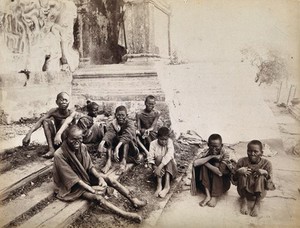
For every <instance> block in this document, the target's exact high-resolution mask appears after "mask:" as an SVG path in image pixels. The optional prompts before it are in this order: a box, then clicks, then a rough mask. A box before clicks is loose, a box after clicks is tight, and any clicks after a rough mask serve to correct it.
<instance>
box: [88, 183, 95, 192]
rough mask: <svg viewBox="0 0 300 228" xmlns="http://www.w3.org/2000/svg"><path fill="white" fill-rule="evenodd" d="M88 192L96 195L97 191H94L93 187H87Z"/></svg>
mask: <svg viewBox="0 0 300 228" xmlns="http://www.w3.org/2000/svg"><path fill="white" fill-rule="evenodd" d="M87 190H88V191H89V192H90V193H93V194H95V193H96V190H95V189H93V187H92V186H89V185H88V186H87Z"/></svg>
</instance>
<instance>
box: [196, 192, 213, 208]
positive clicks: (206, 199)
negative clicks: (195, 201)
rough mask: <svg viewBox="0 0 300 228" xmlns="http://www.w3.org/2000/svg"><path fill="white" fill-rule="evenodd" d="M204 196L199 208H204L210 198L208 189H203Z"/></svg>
mask: <svg viewBox="0 0 300 228" xmlns="http://www.w3.org/2000/svg"><path fill="white" fill-rule="evenodd" d="M205 194H206V197H205V198H204V200H202V201H201V202H200V203H199V205H200V206H201V207H204V206H205V205H206V204H207V203H208V202H209V201H210V199H211V196H210V192H209V190H208V188H205Z"/></svg>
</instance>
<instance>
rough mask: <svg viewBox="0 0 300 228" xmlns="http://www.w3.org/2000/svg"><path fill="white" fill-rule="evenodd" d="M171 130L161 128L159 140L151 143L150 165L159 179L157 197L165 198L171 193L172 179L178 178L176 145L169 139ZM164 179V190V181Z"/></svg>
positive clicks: (158, 133) (158, 135) (158, 134)
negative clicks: (175, 157)
mask: <svg viewBox="0 0 300 228" xmlns="http://www.w3.org/2000/svg"><path fill="white" fill-rule="evenodd" d="M169 134H170V132H169V129H168V128H166V127H161V128H160V129H159V130H158V132H157V139H156V140H154V141H152V142H151V143H150V149H149V155H148V164H149V167H150V168H151V169H152V170H153V173H154V175H155V176H156V178H157V188H156V191H155V196H156V197H161V198H164V197H165V196H166V195H167V194H168V192H169V191H170V182H171V178H176V175H177V166H176V162H175V159H174V145H173V141H172V140H171V139H170V138H169ZM163 178H164V183H165V185H164V188H163V187H162V179H163Z"/></svg>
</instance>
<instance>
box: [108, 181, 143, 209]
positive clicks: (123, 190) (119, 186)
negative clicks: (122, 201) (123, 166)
mask: <svg viewBox="0 0 300 228" xmlns="http://www.w3.org/2000/svg"><path fill="white" fill-rule="evenodd" d="M104 179H105V181H106V183H107V184H108V185H109V186H111V187H113V188H114V189H116V190H117V191H118V192H119V193H121V194H122V195H123V196H125V197H126V198H127V199H128V200H129V201H130V202H131V203H132V204H133V206H134V207H135V208H140V207H143V206H145V205H146V204H147V201H142V200H139V199H138V198H136V197H133V196H132V193H131V192H130V191H129V190H128V189H127V188H126V187H125V186H123V185H122V184H121V183H120V182H118V181H117V180H115V179H112V178H110V177H104Z"/></svg>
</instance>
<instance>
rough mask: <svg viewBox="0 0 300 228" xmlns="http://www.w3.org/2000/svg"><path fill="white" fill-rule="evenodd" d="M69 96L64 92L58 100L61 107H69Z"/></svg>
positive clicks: (57, 102)
mask: <svg viewBox="0 0 300 228" xmlns="http://www.w3.org/2000/svg"><path fill="white" fill-rule="evenodd" d="M69 99H70V98H69V96H68V95H67V94H64V93H63V94H62V95H61V96H60V97H59V98H58V99H57V100H56V104H57V105H58V107H59V108H60V109H67V108H68V106H69V103H70V100H69Z"/></svg>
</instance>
